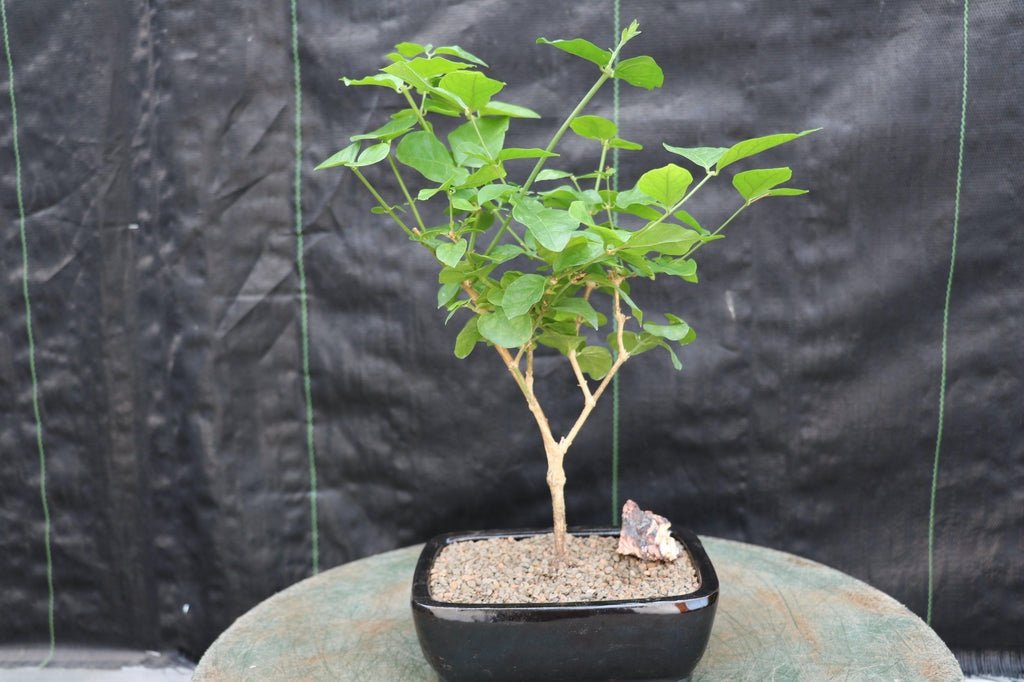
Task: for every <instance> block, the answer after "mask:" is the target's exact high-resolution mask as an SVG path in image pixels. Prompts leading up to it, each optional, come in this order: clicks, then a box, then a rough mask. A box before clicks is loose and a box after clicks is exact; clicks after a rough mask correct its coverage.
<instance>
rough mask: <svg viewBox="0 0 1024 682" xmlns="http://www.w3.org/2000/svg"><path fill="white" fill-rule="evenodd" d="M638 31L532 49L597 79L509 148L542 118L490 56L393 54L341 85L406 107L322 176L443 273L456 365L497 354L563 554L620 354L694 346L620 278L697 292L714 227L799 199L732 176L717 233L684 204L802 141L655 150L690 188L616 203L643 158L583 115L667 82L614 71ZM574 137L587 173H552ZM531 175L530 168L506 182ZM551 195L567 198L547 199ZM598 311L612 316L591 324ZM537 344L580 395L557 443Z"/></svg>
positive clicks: (442, 50) (657, 190) (647, 188)
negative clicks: (624, 165)
mask: <svg viewBox="0 0 1024 682" xmlns="http://www.w3.org/2000/svg"><path fill="white" fill-rule="evenodd" d="M639 34H640V30H639V27H638V24H637V22H635V21H634V22H633V23H632V24H630V25H629V26H628V27H627V28H626V29H625V30H623V31H622V34H621V36H620V39H619V42H618V44H617V45H615V46H614V47H613V48H612V49H602V48H600V47H598V46H597V45H595V44H593V43H591V42H589V41H587V40H584V39H581V38H574V39H571V40H548V39H546V38H538V39H537V42H538V43H540V44H544V45H548V46H551V47H554V48H556V49H559V50H562V51H563V52H567V53H569V54H571V55H574V56H576V57H579V58H582V59H584V60H587V61H589V62H592V63H593V64H594V65H595V66H596V67H597V76H596V80H595V82H594V83H593V85H592V86H591V87H590V89H589V90H587V91H586V92H585V93H584V94H583V95H582V97H581V99H580V100H579V102H578V103H577V104H576V106H575V107H574V108H573V109H572V110H571V111H570V112H569V113H568V115H567V116H566V117H565V119H564V120H563V121H562V123H561V125H560V126H559V127H558V128H557V129H556V130H555V132H554V133H553V134H552V135H551V136H550V138H549V139H548V140H547V143H546V144H545V145H544V146H543V147H532V148H521V147H507V146H505V135H506V132H507V130H508V129H509V125H510V122H511V121H512V120H513V119H536V118H539V115H538V114H537V113H536V112H534V111H532V110H531V109H528V108H527V107H525V106H521V105H518V104H511V103H508V102H504V101H500V100H498V99H495V97H496V96H497V95H498V94H499V93H500V92H501V90H502V89H503V88H504V86H505V83H503V82H501V81H499V80H495V79H493V78H490V77H488V76H486V75H484V73H483V71H482V69H483V68H485V67H486V66H487V65H486V64H485V62H484V61H483V60H481V59H480V58H478V57H476V56H474V55H473V54H470V53H469V52H467V51H466V50H464V49H462V48H460V47H458V46H454V45H452V46H444V47H432V46H431V45H419V44H415V43H408V42H406V43H399V44H398V45H396V46H395V51H394V52H392V53H390V54H388V55H387V58H388V60H389V61H390V63H389V64H388V65H386V66H384V67H383V68H382V69H381V70H380V72H379V73H376V74H373V75H370V76H366V77H364V78H358V79H350V78H343V79H342V80H343V82H344V83H345V84H346V85H349V86H375V87H378V88H384V89H387V90H392V91H394V93H395V95H396V97H399V98H401V99H402V100H404V104H405V105H406V106H405V107H404V108H401V109H399V110H398V111H396V112H395V113H393V114H391V116H390V120H388V121H387V122H385V123H384V124H383V125H382V126H380V127H378V128H376V129H375V130H371V131H369V132H366V133H361V134H356V135H352V136H351V138H350V141H351V144H349V145H348V146H346V147H345V148H344V149H342V150H341V151H339V152H337V153H336V154H334V155H333V156H331V157H330V158H328V159H327V160H326V161H324V162H323V163H321V164H320V165H319V166H318V167H317V168H318V169H324V168H334V167H344V168H347V169H348V170H350V171H351V172H352V174H353V175H354V176H355V177H356V178H357V179H358V181H359V182H360V183H361V184H362V185H364V186H365V188H366V190H367V191H368V192H369V193H370V194H371V195H372V196H373V198H374V199H375V200H376V202H377V206H376V207H374V209H373V212H374V213H376V214H382V215H385V216H387V218H388V219H389V220H390V221H392V222H393V223H394V224H395V225H396V226H397V228H398V229H400V230H401V232H402V233H404V235H405V237H406V238H407V239H408V240H409V241H411V242H413V243H415V244H418V245H420V246H422V247H424V248H426V249H428V250H429V251H430V252H431V253H432V254H433V255H434V257H435V258H436V259H437V263H438V266H439V273H438V282H439V284H440V288H439V289H438V292H437V303H438V307H443V308H445V309H446V310H447V312H448V316H447V320H446V322H447V321H449V320H452V319H453V318H455V319H459V317H460V315H461V316H464V318H465V319H464V320H461V322H462V329H461V331H460V332H459V333H458V336H457V337H456V340H455V355H456V356H457V357H459V358H465V357H467V356H468V355H469V354H470V353H471V352H473V350H474V349H475V348H476V346H477V345H485V346H488V347H491V348H493V349H494V350H495V351H496V352H497V354H498V355H499V356H500V358H501V362H502V363H503V364H504V365H505V367H506V368H507V370H508V373H509V375H510V376H511V379H512V380H513V381H514V382H515V384H516V386H518V388H519V391H520V392H521V393H522V396H523V398H524V399H525V402H526V405H527V407H528V408H529V411H530V413H531V414H532V415H533V418H534V420H535V421H536V425H537V428H538V430H539V433H540V438H541V442H542V443H543V447H544V454H545V456H546V458H547V484H548V487H549V489H550V493H551V506H552V516H553V524H552V525H553V532H554V551H555V553H556V554H557V555H562V554H563V553H564V551H565V544H566V528H567V525H566V511H565V497H564V487H565V483H566V480H565V472H564V467H563V462H564V460H565V457H566V455H567V453H568V452H569V449H570V448H571V447H572V444H573V442H574V441H575V439H576V437H577V435H578V434H579V432H580V430H581V429H582V428H583V425H584V424H585V423H586V421H587V418H588V417H589V416H590V415H591V413H592V412H593V410H594V407H595V406H596V405H597V403H598V401H599V400H600V399H601V397H602V396H603V395H604V394H605V392H606V390H607V388H608V386H609V383H610V382H611V380H612V378H613V377H614V376H615V374H616V373H617V372H618V371H619V369H620V368H621V367H622V366H623V365H624V364H625V363H626V362H627V361H629V360H630V359H631V358H634V357H636V356H638V355H640V354H642V353H645V352H647V351H649V350H654V349H659V350H663V351H665V352H666V353H667V356H668V360H669V361H670V362H671V363H672V365H673V366H674V367H675V368H676V369H677V370H678V369H680V368H681V364H680V361H679V359H678V357H677V355H676V352H675V349H674V348H673V345H674V344H675V345H679V346H685V345H687V344H689V343H692V342H693V341H694V340H695V338H696V333H695V332H694V330H693V329H692V328H691V327H690V326H689V325H688V324H687V323H686V322H684V321H683V319H682V318H681V317H679V316H677V315H675V314H674V313H672V312H665V313H663V314H662V315H661V316H660V317H657V316H652V315H650V314H645V311H644V310H643V308H642V306H641V303H642V302H638V301H636V300H634V298H633V297H632V296H631V295H630V292H631V288H630V282H631V281H632V280H635V279H637V278H641V277H642V278H648V279H655V278H657V277H659V276H663V277H674V278H678V279H680V280H682V281H683V282H687V283H691V284H695V283H696V282H697V262H696V261H695V260H694V255H695V254H696V252H697V251H698V250H699V249H700V248H701V247H703V246H704V245H705V244H707V243H709V242H712V241H716V240H719V239H722V238H724V237H725V234H724V230H725V228H727V227H728V226H730V225H732V224H733V223H734V221H736V220H737V218H739V216H740V215H741V214H742V213H743V212H744V211H746V210H747V209H748V208H749V207H750V206H752V205H753V204H754V203H756V202H758V201H760V200H762V199H765V198H768V197H788V196H795V195H800V194H804V193H806V190H803V189H794V188H791V187H784V186H782V185H783V184H784V183H786V182H788V181H789V180H790V178H791V176H792V171H791V170H790V168H788V167H781V168H757V169H752V170H744V171H741V172H738V173H736V174H735V175H733V177H732V185H733V187H735V189H736V191H737V192H738V195H739V196H738V201H737V207H736V209H735V211H734V212H733V213H732V214H731V215H729V216H728V217H727V218H725V219H724V220H723V221H722V222H721V223H720V224H719V225H717V226H716V227H714V228H713V229H706V228H705V227H704V226H703V225H702V224H701V222H699V221H698V219H697V218H696V217H694V215H692V214H691V213H690V212H689V205H688V204H689V202H690V201H691V200H692V199H693V198H694V196H695V195H696V194H697V192H698V191H699V190H700V189H701V188H702V187H704V186H705V185H706V184H707V183H709V182H711V181H712V180H713V179H715V178H716V177H717V176H719V175H720V174H722V172H723V171H725V170H726V169H727V168H731V167H732V166H733V164H736V163H737V162H739V161H742V160H744V159H747V158H748V157H751V156H754V155H756V154H759V153H761V152H763V151H765V150H768V149H771V148H772V147H776V146H778V145H781V144H783V143H786V142H789V141H791V140H795V139H797V138H799V137H802V136H804V135H807V134H808V133H810V132H813V131H812V130H808V131H804V132H801V133H782V134H775V135H768V136H765V137H758V138H754V139H749V140H744V141H742V142H738V143H736V144H733V145H732V146H729V147H679V146H672V145H669V144H663V147H664V149H665V150H667V151H668V152H671V153H672V154H675V155H678V156H679V157H681V158H682V159H685V160H686V161H689V162H690V163H691V164H692V165H693V167H695V168H696V169H697V171H698V178H697V179H696V182H695V178H694V176H693V174H692V173H691V171H690V170H688V169H687V168H686V167H683V166H681V165H678V164H676V163H669V164H667V165H665V166H661V167H659V168H653V169H651V170H649V171H647V172H646V173H644V174H642V175H641V176H640V177H639V178H638V179H637V180H636V183H635V185H634V186H633V187H631V188H629V189H627V190H625V191H620V192H616V191H615V190H613V189H612V182H611V178H612V175H613V173H614V172H615V169H614V168H611V167H609V166H608V160H609V151H610V150H612V149H619V150H625V151H640V150H641V149H642V146H641V145H640V144H638V143H636V142H631V141H629V140H626V139H623V138H622V137H619V134H618V127H617V126H616V124H615V123H614V122H612V121H610V120H608V119H607V118H602V117H600V116H593V115H586V114H584V113H583V111H584V110H585V109H586V107H587V104H588V103H589V102H590V101H591V100H592V99H593V97H594V96H595V95H596V94H597V92H598V91H599V90H600V89H601V87H602V86H603V85H604V84H605V83H607V82H608V81H609V80H611V79H619V80H621V81H622V82H625V83H627V84H629V85H632V86H635V87H638V88H642V89H647V90H651V89H654V88H659V87H661V86H662V83H663V80H664V76H663V73H662V70H661V68H660V67H659V66H658V64H657V63H656V62H655V61H654V59H652V58H651V57H649V56H636V57H630V58H628V59H620V53H621V52H622V50H623V48H624V47H625V46H626V45H627V44H628V43H629V42H630V41H632V40H633V39H634V38H635V37H636V36H638V35H639ZM568 88H571V85H567V89H568ZM458 119H462V120H463V121H464V122H463V123H461V124H456V125H454V126H453V125H452V124H449V125H448V126H447V127H448V128H450V130H449V132H448V133H447V136H446V138H447V144H445V141H444V139H443V134H442V132H441V128H442V127H444V122H447V121H448V120H455V121H457V120H458ZM569 131H572V132H573V133H574V134H576V135H579V136H581V137H583V138H586V139H587V140H590V141H592V142H593V145H594V160H595V161H596V165H595V166H594V167H593V168H591V169H588V170H587V172H579V171H577V170H570V169H559V170H556V169H552V168H545V166H546V165H547V164H548V163H549V161H551V160H552V159H555V158H556V157H557V156H558V154H557V152H556V149H557V148H558V143H559V141H560V140H561V139H562V137H563V136H564V135H565V134H566V133H567V132H569ZM374 164H384V165H386V166H387V167H388V168H389V169H390V172H391V174H392V175H393V176H394V181H395V182H396V183H397V186H398V188H399V189H400V196H397V197H384V196H383V195H382V193H381V192H380V191H379V190H378V188H377V187H375V186H374V184H373V183H372V182H371V181H370V180H369V179H368V178H367V176H366V175H365V174H364V172H363V171H364V169H365V168H366V167H368V166H372V165H374ZM526 167H529V168H530V170H529V172H527V173H524V174H525V178H524V179H522V180H518V181H517V177H522V174H521V173H520V171H521V170H524V169H525V168H526ZM555 181H561V182H562V184H558V185H556V186H553V187H552V182H555ZM601 298H603V299H605V302H606V303H607V304H608V306H607V308H606V310H608V314H604V313H602V312H601V310H602V307H601V305H600V304H599V303H598V299H601ZM627 310H628V311H629V312H628V314H627V312H626V311H627ZM542 348H543V349H551V352H557V353H561V354H562V355H564V356H565V358H566V361H567V371H569V370H571V372H572V374H573V376H574V377H575V381H576V382H577V384H578V385H579V390H580V400H581V408H580V411H579V416H578V417H577V418H576V420H575V422H574V423H573V424H572V427H571V428H570V429H569V430H568V432H567V433H565V434H564V435H559V434H556V433H555V432H554V431H553V430H552V428H551V424H550V422H549V421H548V418H547V416H546V415H545V411H544V408H543V406H542V405H541V404H540V401H539V400H538V399H537V393H536V392H535V390H534V381H535V373H534V358H535V356H536V354H537V353H540V352H542V350H541V349H542ZM592 382H596V383H592Z"/></svg>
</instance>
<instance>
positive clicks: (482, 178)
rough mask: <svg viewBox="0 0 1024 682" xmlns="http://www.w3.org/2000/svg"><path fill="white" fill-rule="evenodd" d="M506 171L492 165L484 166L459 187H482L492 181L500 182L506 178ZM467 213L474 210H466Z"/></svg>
mask: <svg viewBox="0 0 1024 682" xmlns="http://www.w3.org/2000/svg"><path fill="white" fill-rule="evenodd" d="M504 177H505V175H504V171H503V170H502V168H501V166H499V165H496V164H491V165H490V166H484V167H483V168H481V169H480V170H478V171H476V172H475V173H473V174H472V175H470V176H469V177H468V178H466V179H465V180H463V181H462V182H461V183H459V187H463V188H466V187H470V188H472V187H481V186H484V185H486V184H487V183H489V182H491V181H492V180H498V179H501V178H504ZM465 210H467V211H469V210H472V207H470V208H467V209H465Z"/></svg>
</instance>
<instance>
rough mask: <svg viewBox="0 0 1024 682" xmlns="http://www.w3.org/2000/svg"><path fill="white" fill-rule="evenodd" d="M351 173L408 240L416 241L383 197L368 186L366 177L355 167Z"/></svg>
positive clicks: (371, 186) (414, 235)
mask: <svg viewBox="0 0 1024 682" xmlns="http://www.w3.org/2000/svg"><path fill="white" fill-rule="evenodd" d="M352 172H353V173H355V174H356V177H357V178H359V181H360V182H362V183H363V185H365V186H366V189H368V190H370V194H372V195H373V198H374V199H376V200H377V203H378V204H380V207H381V208H383V209H384V212H385V213H387V214H388V215H389V216H391V219H392V220H394V221H395V222H396V223H398V226H399V227H400V228H402V229H403V230H405V233H406V234H407V235H409V238H410V239H416V238H417V237H416V233H415V232H413V231H412V230H410V229H409V226H408V225H406V224H405V223H404V222H403V221H402V219H401V218H399V217H398V216H397V215H396V214H395V211H394V209H392V208H391V206H390V205H389V204H388V202H386V201H384V197H382V196H381V195H380V193H379V192H378V191H377V190H376V189H374V187H373V185H371V184H370V181H369V180H367V179H366V176H364V175H363V174H362V173H360V172H359V169H358V168H355V167H352Z"/></svg>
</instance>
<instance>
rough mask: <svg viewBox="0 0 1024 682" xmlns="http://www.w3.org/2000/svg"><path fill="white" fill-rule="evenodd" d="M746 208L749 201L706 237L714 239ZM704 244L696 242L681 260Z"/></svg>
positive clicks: (703, 242) (704, 242)
mask: <svg viewBox="0 0 1024 682" xmlns="http://www.w3.org/2000/svg"><path fill="white" fill-rule="evenodd" d="M747 206H750V202H749V201H748V202H747V203H745V204H743V205H742V206H740V207H739V208H737V209H736V211H735V213H733V214H732V215H731V216H729V217H728V218H726V220H725V222H724V223H722V224H721V225H719V226H718V228H717V229H716V230H715V231H714V232H712V233H711V234H710V235H708V237H714V236H715V235H717V234H718V233H719V232H721V231H722V230H724V229H725V226H726V225H728V224H729V223H731V222H732V221H733V219H734V218H736V216H738V215H739V214H740V213H742V212H743V209H745V208H746V207H747ZM705 244H707V241H703V240H702V241H699V242H697V243H696V244H694V245H693V248H691V249H690V250H689V251H687V252H686V253H685V254H683V258H689V257H690V256H691V255H692V254H693V252H694V251H696V250H697V249H699V248H700V247H702V246H704V245H705Z"/></svg>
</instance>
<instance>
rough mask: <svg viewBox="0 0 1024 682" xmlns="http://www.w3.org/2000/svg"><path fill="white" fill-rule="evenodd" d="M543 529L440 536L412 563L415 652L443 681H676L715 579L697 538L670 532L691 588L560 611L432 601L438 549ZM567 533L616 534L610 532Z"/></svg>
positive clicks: (692, 649) (692, 655)
mask: <svg viewBox="0 0 1024 682" xmlns="http://www.w3.org/2000/svg"><path fill="white" fill-rule="evenodd" d="M547 532H550V531H548V530H524V531H491V532H475V533H449V534H447V535H441V536H438V537H436V538H434V539H433V540H431V541H430V542H428V543H427V545H426V547H424V549H423V553H422V554H421V555H420V559H419V562H418V563H417V565H416V573H415V575H414V576H413V586H412V614H413V621H414V622H415V624H416V634H417V635H418V636H419V640H420V647H422V649H423V654H424V655H425V656H426V658H427V660H428V661H429V662H430V664H431V665H432V666H433V667H434V669H435V670H436V671H437V672H438V674H439V675H440V676H441V678H442V679H443V680H445V681H446V682H463V681H467V682H470V681H471V682H479V681H481V680H506V681H508V682H512V681H513V680H515V681H520V682H522V681H526V680H528V681H530V682H542V681H551V682H554V681H557V682H567V681H570V680H571V681H576V680H580V681H582V680H684V679H686V678H687V677H689V675H690V673H691V672H693V669H694V667H695V666H696V665H697V662H698V661H699V660H700V657H701V656H702V655H703V653H704V649H705V647H706V646H707V644H708V639H709V638H710V636H711V624H712V623H713V622H714V619H715V607H716V606H717V603H718V576H716V575H715V569H714V568H713V567H712V566H711V561H710V560H709V559H708V555H707V554H706V553H705V552H704V547H702V546H701V544H700V540H698V539H697V536H696V535H694V534H693V533H691V532H690V531H687V530H677V529H673V530H672V534H673V536H674V537H675V538H676V539H677V540H678V541H679V542H681V543H682V544H683V545H684V546H685V547H686V549H687V550H688V551H689V552H690V557H691V558H692V560H693V564H694V566H695V567H696V568H697V571H698V573H699V575H700V588H699V589H698V590H697V591H696V592H692V593H690V594H685V595H671V596H665V597H655V598H651V599H634V600H621V601H601V602H571V603H564V604H453V603H446V602H439V601H435V600H434V599H431V597H430V591H429V575H430V569H431V567H432V566H433V565H434V560H435V558H436V557H437V556H438V554H439V553H440V551H441V549H442V548H443V547H444V546H445V545H449V544H451V543H453V542H465V541H467V540H483V539H487V538H507V537H513V538H523V537H528V536H531V535H538V534H541V533H547ZM572 533H573V534H574V535H603V536H617V535H618V534H619V531H618V530H617V529H614V528H601V529H573V530H572Z"/></svg>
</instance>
